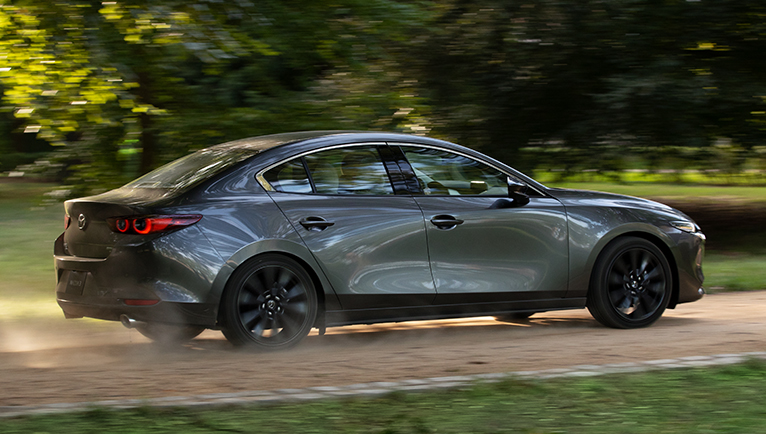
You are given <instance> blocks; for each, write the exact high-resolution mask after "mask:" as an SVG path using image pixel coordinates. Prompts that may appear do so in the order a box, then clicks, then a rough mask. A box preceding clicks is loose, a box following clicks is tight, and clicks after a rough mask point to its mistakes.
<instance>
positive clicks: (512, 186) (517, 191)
mask: <svg viewBox="0 0 766 434" xmlns="http://www.w3.org/2000/svg"><path fill="white" fill-rule="evenodd" d="M528 188H529V187H527V184H522V183H521V182H519V181H517V180H515V179H513V178H511V177H510V176H509V177H508V197H509V198H511V199H512V200H513V205H514V206H524V205H526V204H528V203H529V196H527V189H528Z"/></svg>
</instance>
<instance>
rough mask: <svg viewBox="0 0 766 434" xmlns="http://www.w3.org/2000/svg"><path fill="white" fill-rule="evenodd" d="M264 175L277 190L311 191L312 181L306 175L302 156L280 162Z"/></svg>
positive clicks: (289, 191)
mask: <svg viewBox="0 0 766 434" xmlns="http://www.w3.org/2000/svg"><path fill="white" fill-rule="evenodd" d="M263 177H264V178H265V179H266V181H268V183H269V184H271V186H272V187H274V190H276V191H281V192H283V193H311V183H310V182H309V178H308V176H306V169H305V168H304V166H303V160H302V159H300V158H297V159H294V160H290V161H288V162H287V163H283V164H280V165H279V166H277V167H275V168H273V169H271V170H269V171H268V172H266V173H264V174H263Z"/></svg>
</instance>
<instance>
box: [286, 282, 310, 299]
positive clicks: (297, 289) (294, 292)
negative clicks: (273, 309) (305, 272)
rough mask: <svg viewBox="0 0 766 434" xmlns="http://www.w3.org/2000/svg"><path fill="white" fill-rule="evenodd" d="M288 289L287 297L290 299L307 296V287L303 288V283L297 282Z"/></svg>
mask: <svg viewBox="0 0 766 434" xmlns="http://www.w3.org/2000/svg"><path fill="white" fill-rule="evenodd" d="M285 289H287V299H288V300H289V301H294V300H295V299H297V298H305V296H306V289H305V288H303V285H301V284H300V283H296V284H295V285H293V286H292V287H290V288H285Z"/></svg>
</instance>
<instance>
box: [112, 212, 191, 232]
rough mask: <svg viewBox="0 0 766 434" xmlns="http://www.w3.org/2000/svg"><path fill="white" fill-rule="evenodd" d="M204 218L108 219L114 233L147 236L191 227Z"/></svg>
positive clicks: (182, 216) (154, 216) (164, 216)
mask: <svg viewBox="0 0 766 434" xmlns="http://www.w3.org/2000/svg"><path fill="white" fill-rule="evenodd" d="M201 218H202V216H201V215H198V214H193V215H152V216H138V217H115V218H110V219H107V222H108V223H109V227H110V228H111V229H112V231H114V232H120V233H123V234H138V235H147V234H155V233H157V232H165V231H169V230H172V229H179V228H183V227H186V226H191V225H193V224H194V223H197V222H198V221H200V219H201Z"/></svg>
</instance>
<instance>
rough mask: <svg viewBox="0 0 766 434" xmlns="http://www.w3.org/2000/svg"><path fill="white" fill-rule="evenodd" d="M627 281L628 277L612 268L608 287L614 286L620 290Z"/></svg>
mask: <svg viewBox="0 0 766 434" xmlns="http://www.w3.org/2000/svg"><path fill="white" fill-rule="evenodd" d="M615 268H616V267H615ZM627 281H628V276H627V275H625V273H620V272H618V271H617V270H615V269H614V268H613V269H612V272H611V273H609V285H610V286H615V287H620V288H622V285H624V284H625V283H626V282H627Z"/></svg>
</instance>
